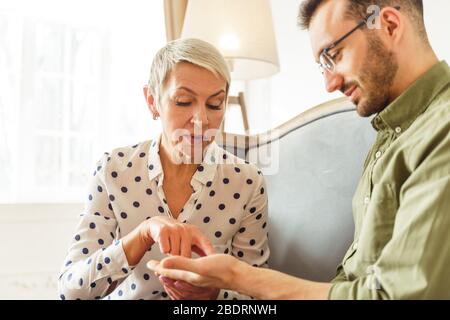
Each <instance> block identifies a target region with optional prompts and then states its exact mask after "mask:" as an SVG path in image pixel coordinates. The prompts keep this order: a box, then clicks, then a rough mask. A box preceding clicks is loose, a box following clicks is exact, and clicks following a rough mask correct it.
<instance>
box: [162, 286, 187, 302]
mask: <svg viewBox="0 0 450 320" xmlns="http://www.w3.org/2000/svg"><path fill="white" fill-rule="evenodd" d="M164 291H165V292H166V293H167V294H168V295H169V297H170V299H172V300H183V296H182V295H181V294H180V293H178V292H177V291H176V290H175V289H173V288H170V287H166V286H164Z"/></svg>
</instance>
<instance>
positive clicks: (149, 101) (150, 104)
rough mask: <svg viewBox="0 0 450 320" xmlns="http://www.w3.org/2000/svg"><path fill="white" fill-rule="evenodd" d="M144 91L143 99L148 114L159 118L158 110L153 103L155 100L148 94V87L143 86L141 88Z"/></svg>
mask: <svg viewBox="0 0 450 320" xmlns="http://www.w3.org/2000/svg"><path fill="white" fill-rule="evenodd" d="M143 91H144V97H145V101H146V102H147V106H148V108H149V110H150V112H151V113H152V114H153V115H154V116H157V117H159V112H158V109H157V107H156V103H155V98H154V96H153V95H152V94H151V93H150V91H149V89H148V85H145V86H144V88H143Z"/></svg>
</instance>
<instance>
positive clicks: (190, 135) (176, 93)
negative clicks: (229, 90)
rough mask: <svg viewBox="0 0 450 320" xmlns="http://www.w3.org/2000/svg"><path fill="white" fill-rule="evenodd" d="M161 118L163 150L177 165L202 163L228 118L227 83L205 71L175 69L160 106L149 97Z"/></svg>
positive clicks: (183, 66)
mask: <svg viewBox="0 0 450 320" xmlns="http://www.w3.org/2000/svg"><path fill="white" fill-rule="evenodd" d="M147 102H148V104H149V107H150V109H151V111H152V112H153V114H157V115H159V116H160V117H161V121H162V128H163V137H162V141H161V144H162V147H163V148H164V150H165V151H166V152H167V153H169V156H170V157H171V159H172V160H173V161H175V162H181V161H182V162H184V163H201V162H202V158H203V152H204V150H205V148H206V147H207V146H208V145H209V144H210V143H211V142H212V141H213V140H214V136H215V134H216V133H217V130H218V129H219V127H220V125H221V123H222V119H223V116H224V114H225V103H226V81H225V80H224V79H222V78H220V77H218V76H216V75H214V74H213V73H212V72H211V71H209V70H207V69H204V68H202V67H199V66H196V65H193V64H190V63H186V62H181V63H178V64H176V65H175V67H174V69H173V70H172V72H171V73H170V74H169V77H168V79H167V81H166V83H165V85H164V88H162V90H161V98H160V105H159V106H157V103H155V102H156V101H155V100H154V99H153V97H151V96H150V97H147Z"/></svg>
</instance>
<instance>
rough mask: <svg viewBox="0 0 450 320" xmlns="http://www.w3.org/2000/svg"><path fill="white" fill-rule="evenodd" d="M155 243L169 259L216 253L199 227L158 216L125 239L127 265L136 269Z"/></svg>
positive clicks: (137, 228) (123, 241) (123, 242)
mask: <svg viewBox="0 0 450 320" xmlns="http://www.w3.org/2000/svg"><path fill="white" fill-rule="evenodd" d="M155 243H158V244H159V248H160V250H161V252H162V253H165V254H170V255H182V256H183V257H188V258H190V257H191V253H192V251H194V252H196V253H198V254H199V255H206V254H214V253H215V251H214V248H213V246H212V244H211V243H210V242H209V240H208V238H206V237H205V236H204V235H203V234H202V233H201V231H200V229H199V228H197V227H196V226H194V225H190V224H186V223H180V222H178V221H177V220H175V219H172V218H169V217H163V216H156V217H153V218H150V219H148V220H145V221H144V222H142V223H141V224H140V225H139V226H138V227H136V228H135V229H134V230H133V231H132V232H130V233H129V234H127V235H126V236H125V237H123V239H122V245H123V250H124V252H125V256H126V257H127V261H128V264H129V265H130V266H134V265H137V264H138V263H139V261H141V259H142V257H143V256H144V254H145V253H146V252H147V250H148V249H149V248H150V247H151V246H152V245H153V244H155Z"/></svg>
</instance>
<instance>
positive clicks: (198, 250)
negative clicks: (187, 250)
mask: <svg viewBox="0 0 450 320" xmlns="http://www.w3.org/2000/svg"><path fill="white" fill-rule="evenodd" d="M191 249H192V251H193V252H195V253H196V254H198V255H199V256H200V257H206V253H205V252H204V251H203V250H202V249H200V248H199V247H197V246H196V245H193V246H192V248H191Z"/></svg>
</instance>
